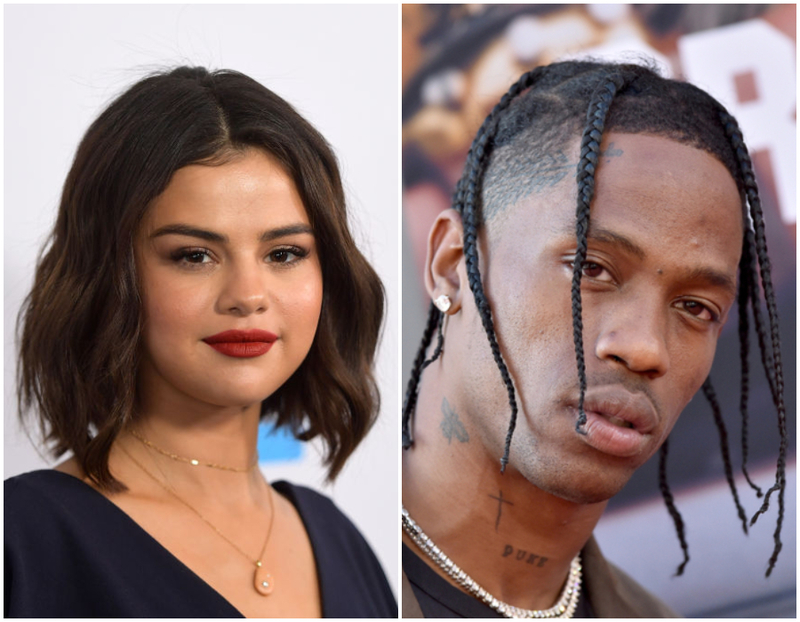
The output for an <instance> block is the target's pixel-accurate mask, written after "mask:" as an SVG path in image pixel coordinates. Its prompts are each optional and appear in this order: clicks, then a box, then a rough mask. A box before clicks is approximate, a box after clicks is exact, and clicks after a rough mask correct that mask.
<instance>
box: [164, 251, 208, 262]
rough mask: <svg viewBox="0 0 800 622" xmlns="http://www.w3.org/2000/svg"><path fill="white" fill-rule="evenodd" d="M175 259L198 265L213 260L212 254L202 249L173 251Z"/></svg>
mask: <svg viewBox="0 0 800 622" xmlns="http://www.w3.org/2000/svg"><path fill="white" fill-rule="evenodd" d="M172 259H173V261H175V262H177V263H182V264H191V265H193V266H198V265H202V264H206V263H210V262H211V255H209V253H208V251H206V250H202V249H181V250H178V251H176V252H175V253H173V255H172Z"/></svg>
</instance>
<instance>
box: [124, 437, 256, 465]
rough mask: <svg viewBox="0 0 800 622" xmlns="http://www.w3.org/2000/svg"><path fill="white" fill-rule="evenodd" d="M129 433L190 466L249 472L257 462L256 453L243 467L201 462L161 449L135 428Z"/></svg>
mask: <svg viewBox="0 0 800 622" xmlns="http://www.w3.org/2000/svg"><path fill="white" fill-rule="evenodd" d="M130 433H131V434H132V435H133V436H134V437H135V438H137V439H138V440H139V441H141V442H142V443H144V445H145V446H147V447H149V448H150V449H153V450H155V451H157V452H158V453H160V454H161V455H162V456H166V457H167V458H170V459H172V460H176V461H177V462H185V463H186V464H191V465H192V466H205V467H211V468H212V469H221V470H223V471H233V472H234V473H247V472H249V471H250V470H251V469H252V468H253V467H254V466H256V465H257V464H258V454H256V455H255V459H254V460H253V464H251V465H250V466H247V467H245V468H243V469H240V468H238V467H231V466H225V465H224V464H215V463H213V462H202V461H201V460H195V459H193V458H186V457H185V456H179V455H178V454H173V453H171V452H169V451H167V450H166V449H161V447H159V446H158V445H155V444H153V443H152V442H150V441H148V440H147V439H146V438H145V437H144V436H142V435H141V434H139V433H138V432H137V431H136V430H133V429H132V430H130Z"/></svg>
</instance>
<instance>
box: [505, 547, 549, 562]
mask: <svg viewBox="0 0 800 622" xmlns="http://www.w3.org/2000/svg"><path fill="white" fill-rule="evenodd" d="M502 556H503V557H505V558H506V559H510V560H514V561H517V562H520V563H524V564H530V565H531V566H536V567H537V568H541V567H542V566H544V565H545V564H546V563H547V559H548V558H547V557H543V556H541V555H537V554H536V553H531V552H530V551H525V550H523V549H515V548H514V547H513V546H511V545H510V544H506V545H505V547H504V548H503V555H502Z"/></svg>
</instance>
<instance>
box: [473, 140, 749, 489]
mask: <svg viewBox="0 0 800 622" xmlns="http://www.w3.org/2000/svg"><path fill="white" fill-rule="evenodd" d="M577 144H578V143H577V140H576V141H575V142H574V143H573V144H572V145H571V152H572V153H573V157H572V160H574V161H575V162H577V153H578V147H577ZM603 151H604V152H605V155H604V157H603V158H602V160H601V163H600V165H599V168H598V174H597V177H596V189H595V197H594V200H593V202H592V207H591V225H590V233H589V242H588V253H587V258H586V263H585V264H584V266H585V267H584V272H583V279H582V285H581V296H582V302H583V345H584V355H585V362H586V377H587V383H588V389H587V392H586V412H587V416H588V421H587V425H586V428H585V430H586V432H587V434H586V435H579V434H577V433H576V432H575V424H576V421H577V417H578V411H577V405H578V399H579V389H578V375H577V368H576V363H575V347H574V342H573V322H572V312H571V308H572V303H571V298H570V287H571V281H572V261H573V258H574V255H575V249H576V241H575V229H574V227H575V225H574V223H575V205H576V196H577V189H576V184H575V179H574V177H572V176H571V175H570V176H568V177H567V178H565V179H564V180H562V181H560V182H559V183H558V184H557V185H555V186H554V187H550V188H546V189H544V190H542V189H541V188H540V189H539V190H538V191H535V192H533V193H532V194H529V195H528V196H526V197H524V198H523V199H521V200H520V201H519V202H518V203H517V204H516V205H514V206H509V207H507V208H506V209H505V210H504V212H503V214H502V216H501V217H499V218H497V220H496V221H490V222H489V223H488V224H487V230H488V235H487V237H486V238H485V239H483V240H482V241H481V243H482V247H481V252H482V274H483V280H484V286H485V289H486V293H487V296H488V297H489V300H490V303H491V306H492V310H493V314H494V320H495V328H496V332H497V336H498V341H499V343H500V347H501V350H502V352H503V354H504V357H505V360H506V363H507V364H508V366H509V369H510V371H511V375H512V377H513V378H514V382H515V386H516V389H517V400H518V403H519V406H520V411H519V417H518V422H517V430H516V433H515V435H514V442H513V445H512V449H511V462H510V466H511V467H512V468H514V469H517V470H518V471H520V472H521V473H522V475H523V476H524V477H525V478H527V479H528V480H529V481H530V482H531V483H533V484H535V485H536V486H538V487H539V488H541V489H543V490H545V491H547V492H550V493H552V494H555V495H557V496H560V497H563V498H565V499H569V500H573V501H577V502H582V503H589V502H599V501H603V500H605V499H608V498H609V497H611V496H613V495H614V494H616V493H617V492H618V491H619V490H620V489H621V488H622V486H623V485H624V484H625V483H626V482H627V481H628V479H629V478H630V476H631V475H632V474H633V472H634V470H635V469H636V468H638V467H639V466H641V465H642V464H643V463H644V462H645V461H646V460H647V459H648V458H650V456H652V455H653V453H654V452H655V451H656V450H657V449H658V448H659V447H660V445H661V444H662V443H663V442H664V440H665V439H666V438H667V435H668V434H669V432H670V430H671V429H672V426H673V425H674V424H675V421H676V420H677V418H678V416H679V415H680V413H681V411H682V410H683V409H684V407H685V406H686V404H687V403H688V402H689V400H690V399H691V398H692V396H693V395H694V394H695V393H696V392H697V390H698V389H699V388H700V387H701V385H702V384H703V381H704V380H705V379H706V377H707V375H708V373H709V370H710V369H711V364H712V361H713V358H714V351H715V349H716V344H717V338H718V337H719V334H720V331H721V329H722V326H723V324H724V322H725V320H726V318H727V316H728V312H729V310H730V309H731V307H732V305H733V304H734V301H735V298H736V276H737V267H738V263H739V257H740V253H741V240H742V235H743V232H742V211H741V209H742V208H741V202H740V197H739V194H738V191H737V189H736V184H735V183H734V181H733V179H732V178H731V176H730V174H729V173H728V171H727V169H726V168H725V167H724V166H723V165H722V164H721V163H720V162H719V161H718V160H717V159H715V158H714V157H713V156H711V155H710V154H708V153H706V152H705V151H702V150H699V149H695V148H692V147H689V146H686V145H683V144H680V143H677V142H674V141H671V140H668V139H665V138H660V137H655V136H649V135H641V134H639V135H636V134H616V133H610V134H608V135H607V136H606V137H605V139H604V141H603ZM572 160H571V161H572ZM531 187H533V188H536V187H537V184H536V183H535V180H533V181H532V184H531ZM464 311H465V322H466V323H467V324H468V329H467V330H468V333H469V334H468V336H467V337H466V339H467V341H468V345H467V346H465V349H466V350H468V351H469V352H470V354H469V355H468V356H464V357H461V360H460V362H459V364H460V365H461V367H462V370H461V371H462V374H463V378H464V379H465V382H464V383H463V387H462V390H463V391H465V392H466V393H467V399H466V400H465V402H464V403H465V404H472V405H474V406H468V407H467V408H466V409H465V410H464V412H465V414H466V415H467V416H468V417H469V418H470V419H471V421H470V427H471V428H474V429H475V431H476V432H478V435H479V436H480V438H481V440H482V441H483V444H484V446H485V447H486V449H487V451H488V452H489V453H490V454H491V455H493V456H496V457H497V458H499V456H500V455H502V447H503V440H504V437H505V434H506V428H507V425H508V418H509V406H508V402H507V398H506V390H505V387H504V385H503V384H502V382H501V380H500V376H499V373H498V371H497V368H496V366H495V363H494V361H493V360H492V357H491V353H490V352H489V349H488V347H485V346H481V347H474V345H469V343H470V342H471V344H475V343H476V341H475V340H479V339H482V340H483V341H484V342H485V340H486V338H485V334H484V331H483V328H482V326H481V325H480V319H479V318H478V315H477V313H476V312H475V310H474V302H473V301H472V298H471V296H465V308H464Z"/></svg>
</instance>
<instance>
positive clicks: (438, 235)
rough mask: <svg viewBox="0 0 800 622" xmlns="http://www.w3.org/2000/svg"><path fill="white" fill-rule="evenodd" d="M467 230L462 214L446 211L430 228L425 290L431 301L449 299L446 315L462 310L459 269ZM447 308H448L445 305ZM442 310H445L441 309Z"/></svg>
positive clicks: (462, 284) (462, 272) (461, 285)
mask: <svg viewBox="0 0 800 622" xmlns="http://www.w3.org/2000/svg"><path fill="white" fill-rule="evenodd" d="M463 236H464V229H463V225H462V223H461V215H460V214H459V213H458V212H457V211H456V210H454V209H446V210H444V211H443V212H442V213H440V214H439V216H437V217H436V220H435V221H434V223H433V226H432V227H431V232H430V235H428V256H427V258H426V260H425V288H426V289H427V290H428V294H429V295H430V297H431V299H432V300H434V301H435V300H437V299H439V298H440V297H442V296H447V298H448V299H449V301H450V305H449V308H448V309H447V311H446V313H447V314H448V315H452V314H454V313H458V311H459V309H460V308H461V291H462V287H463V286H465V285H466V284H465V283H462V281H461V276H460V274H464V271H463V270H461V271H460V274H459V270H458V266H459V264H460V263H462V262H463V260H464V241H463V239H464V238H463ZM437 306H439V305H437ZM444 306H447V305H444ZM440 308H442V307H440Z"/></svg>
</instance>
